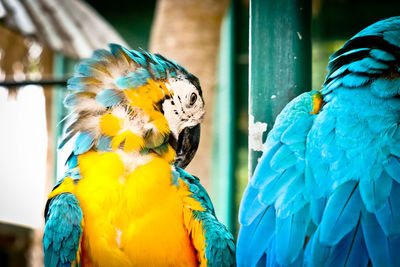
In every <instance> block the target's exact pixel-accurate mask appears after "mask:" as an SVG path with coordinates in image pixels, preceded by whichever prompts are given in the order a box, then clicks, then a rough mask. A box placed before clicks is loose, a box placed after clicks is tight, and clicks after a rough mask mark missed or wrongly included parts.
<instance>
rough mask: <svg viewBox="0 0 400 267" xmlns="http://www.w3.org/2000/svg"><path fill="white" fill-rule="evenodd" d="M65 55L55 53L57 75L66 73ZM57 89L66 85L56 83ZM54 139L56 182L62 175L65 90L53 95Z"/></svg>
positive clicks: (57, 91)
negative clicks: (60, 144)
mask: <svg viewBox="0 0 400 267" xmlns="http://www.w3.org/2000/svg"><path fill="white" fill-rule="evenodd" d="M65 61H66V59H65V57H64V55H62V54H61V53H55V54H54V62H53V73H54V76H55V77H59V76H61V77H63V76H64V75H65V72H66V71H65ZM55 88H56V89H65V86H62V85H56V86H55ZM53 96H54V97H53V122H52V125H53V137H52V138H53V140H54V144H55V146H54V161H53V162H54V163H55V168H54V183H55V182H56V180H57V178H58V177H59V176H60V175H61V173H60V168H59V166H60V164H59V161H58V149H57V147H58V139H59V138H60V136H61V134H62V128H61V127H60V126H58V125H59V122H60V121H61V120H62V116H63V96H64V93H63V90H55V91H54V95H53Z"/></svg>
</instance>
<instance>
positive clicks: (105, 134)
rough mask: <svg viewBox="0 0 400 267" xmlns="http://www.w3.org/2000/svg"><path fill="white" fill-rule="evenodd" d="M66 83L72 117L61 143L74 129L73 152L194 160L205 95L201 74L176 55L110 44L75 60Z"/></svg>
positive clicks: (182, 163) (184, 163) (179, 163)
mask: <svg viewBox="0 0 400 267" xmlns="http://www.w3.org/2000/svg"><path fill="white" fill-rule="evenodd" d="M68 88H69V89H72V90H75V91H76V92H75V93H73V94H71V95H69V96H67V98H66V99H65V101H64V103H65V104H66V106H67V107H70V108H72V113H73V114H74V115H75V116H74V117H75V120H74V121H73V122H72V124H71V126H70V127H69V128H68V129H67V133H69V134H68V136H67V137H66V138H65V141H63V143H62V144H61V146H62V145H63V144H64V143H65V142H66V141H67V140H68V139H69V138H71V137H72V136H74V135H77V136H78V137H77V139H76V141H75V149H74V152H73V153H74V155H79V154H82V153H85V152H86V151H88V150H91V149H94V150H99V151H124V152H126V153H130V152H133V153H141V154H146V153H157V154H159V155H160V156H162V157H164V158H166V159H168V161H170V162H174V163H175V165H177V166H178V167H181V168H184V167H186V166H187V165H188V164H189V162H190V161H191V160H192V158H193V156H194V154H195V152H196V150H197V147H198V144H199V140H200V123H201V122H202V119H203V116H204V100H203V97H202V91H201V88H200V84H199V80H198V79H197V78H196V77H195V76H194V75H192V74H190V73H189V72H188V71H187V70H186V69H184V68H183V67H182V66H180V65H178V64H177V63H175V62H174V61H172V60H169V59H166V58H165V57H163V56H161V55H158V54H150V53H147V52H144V51H142V52H138V51H134V50H128V49H126V48H124V47H122V46H120V45H116V44H110V51H108V50H96V51H95V52H94V54H93V56H92V58H90V59H87V60H83V61H81V62H80V63H79V64H78V65H77V66H76V68H75V74H74V77H73V78H71V79H70V80H69V81H68ZM172 150H173V152H172Z"/></svg>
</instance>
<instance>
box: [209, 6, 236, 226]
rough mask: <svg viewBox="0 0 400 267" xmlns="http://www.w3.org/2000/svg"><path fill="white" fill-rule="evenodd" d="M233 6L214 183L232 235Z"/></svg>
mask: <svg viewBox="0 0 400 267" xmlns="http://www.w3.org/2000/svg"><path fill="white" fill-rule="evenodd" d="M234 2H235V1H233V2H232V3H231V4H230V7H229V9H228V10H227V13H226V15H225V17H224V19H223V22H222V31H221V45H220V54H219V68H218V72H219V73H218V91H217V97H216V100H217V101H215V104H216V107H215V110H214V112H215V116H214V118H215V121H214V133H215V134H214V145H213V166H212V180H211V182H212V196H213V200H214V204H215V210H216V213H217V216H218V218H219V219H220V220H221V221H222V222H223V223H224V224H225V225H226V226H227V227H228V229H229V230H230V231H231V232H233V233H234V232H235V226H236V213H235V208H236V205H235V168H234V167H235V164H234V161H235V159H236V157H235V150H234V140H235V134H234V133H235V131H234V130H235V118H236V116H235V107H234V103H235V97H234V95H235V83H234V76H235V75H234Z"/></svg>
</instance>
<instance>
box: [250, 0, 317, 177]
mask: <svg viewBox="0 0 400 267" xmlns="http://www.w3.org/2000/svg"><path fill="white" fill-rule="evenodd" d="M310 25H311V1H310V0H279V1H276V0H252V1H251V2H250V66H249V72H250V77H249V86H250V88H249V177H251V175H252V174H253V171H254V169H255V166H256V165H257V162H258V159H259V158H260V156H261V155H262V150H263V143H264V142H265V139H266V136H267V133H268V131H269V130H271V128H272V126H273V124H274V122H275V117H276V116H277V115H278V114H279V112H280V111H281V110H282V109H283V107H284V106H285V105H286V104H287V103H288V102H289V101H290V100H292V99H293V98H294V97H296V96H297V95H299V94H300V93H302V92H304V91H308V90H310V89H311V33H310V32H311V29H310V28H311V26H310Z"/></svg>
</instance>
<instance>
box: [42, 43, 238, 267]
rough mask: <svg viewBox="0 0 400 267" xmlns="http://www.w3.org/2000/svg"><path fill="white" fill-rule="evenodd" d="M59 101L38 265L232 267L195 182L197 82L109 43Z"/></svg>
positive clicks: (225, 236)
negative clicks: (59, 170)
mask: <svg viewBox="0 0 400 267" xmlns="http://www.w3.org/2000/svg"><path fill="white" fill-rule="evenodd" d="M68 84H69V85H68V87H69V89H71V90H74V91H75V92H74V93H72V94H70V95H69V96H67V97H66V99H65V105H66V106H67V107H69V108H71V109H72V113H71V116H70V117H71V118H72V120H71V124H70V125H69V127H68V128H67V130H66V131H67V136H66V138H65V139H64V140H63V142H62V143H61V145H60V146H63V145H64V144H65V143H66V142H73V144H74V145H73V151H72V152H71V155H70V157H69V158H68V160H67V164H68V168H69V170H68V171H67V173H66V174H65V177H63V178H62V179H61V180H60V181H59V182H58V184H57V185H56V186H55V188H54V189H53V191H52V192H51V193H50V195H49V197H48V199H49V200H48V202H47V205H46V210H45V219H46V226H45V232H44V238H43V247H44V262H45V266H234V265H235V257H234V255H235V252H234V251H235V246H234V241H233V237H232V235H231V234H230V233H229V232H228V230H227V229H226V227H225V226H224V225H222V224H221V223H220V222H218V220H217V218H216V216H215V212H214V208H213V205H212V203H211V201H210V198H209V196H208V194H207V192H206V191H205V189H204V188H203V187H202V186H201V184H200V182H199V179H198V178H196V177H194V176H191V175H190V174H188V173H186V172H185V171H184V170H183V168H184V167H185V166H186V165H187V164H188V163H189V162H190V161H191V160H192V158H193V156H194V153H195V152H196V150H197V146H198V143H199V135H200V126H199V124H200V122H201V120H202V117H203V115H204V102H203V97H202V92H201V88H200V85H199V81H198V79H197V78H196V77H195V76H193V75H192V74H190V73H189V72H187V71H186V70H185V69H184V68H183V67H181V66H179V65H178V64H176V63H175V62H173V61H171V60H168V59H166V58H164V57H162V56H161V55H158V54H155V55H153V54H149V53H147V52H137V51H132V50H127V49H126V48H124V47H122V46H119V45H116V44H111V45H110V51H108V50H97V51H95V52H94V54H93V56H92V58H90V59H87V60H84V61H82V62H81V63H79V64H78V65H77V66H76V68H75V75H74V77H73V78H71V79H70V80H69V81H68Z"/></svg>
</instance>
